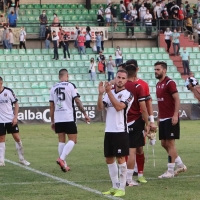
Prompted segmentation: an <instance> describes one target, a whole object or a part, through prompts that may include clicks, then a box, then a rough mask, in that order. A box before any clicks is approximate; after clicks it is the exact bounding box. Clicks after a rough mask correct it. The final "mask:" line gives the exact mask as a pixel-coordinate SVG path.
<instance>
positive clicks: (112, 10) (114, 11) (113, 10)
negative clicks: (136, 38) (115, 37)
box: [111, 6, 117, 30]
mask: <svg viewBox="0 0 200 200" xmlns="http://www.w3.org/2000/svg"><path fill="white" fill-rule="evenodd" d="M111 15H112V22H113V24H114V30H116V28H117V6H114V8H112V9H111Z"/></svg>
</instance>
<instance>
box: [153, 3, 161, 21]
mask: <svg viewBox="0 0 200 200" xmlns="http://www.w3.org/2000/svg"><path fill="white" fill-rule="evenodd" d="M161 11H162V7H161V5H160V1H159V2H157V3H156V6H155V8H154V18H155V19H156V20H157V19H161V18H162V17H161Z"/></svg>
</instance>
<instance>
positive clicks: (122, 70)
mask: <svg viewBox="0 0 200 200" xmlns="http://www.w3.org/2000/svg"><path fill="white" fill-rule="evenodd" d="M119 72H121V73H125V74H126V75H127V76H128V73H127V71H126V70H125V69H120V70H118V71H117V74H118V73H119Z"/></svg>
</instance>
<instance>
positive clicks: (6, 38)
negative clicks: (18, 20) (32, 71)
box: [2, 25, 9, 49]
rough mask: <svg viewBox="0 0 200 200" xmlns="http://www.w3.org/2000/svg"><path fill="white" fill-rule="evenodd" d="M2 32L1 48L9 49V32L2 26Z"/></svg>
mask: <svg viewBox="0 0 200 200" xmlns="http://www.w3.org/2000/svg"><path fill="white" fill-rule="evenodd" d="M3 28H4V30H3V35H2V40H3V48H4V49H9V44H8V43H9V30H8V28H7V26H6V25H4V27H3Z"/></svg>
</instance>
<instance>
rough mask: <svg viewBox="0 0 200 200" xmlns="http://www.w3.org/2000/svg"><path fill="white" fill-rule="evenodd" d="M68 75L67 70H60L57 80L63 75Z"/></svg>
mask: <svg viewBox="0 0 200 200" xmlns="http://www.w3.org/2000/svg"><path fill="white" fill-rule="evenodd" d="M66 73H68V71H67V69H61V70H60V71H59V78H61V77H62V76H63V75H64V74H66Z"/></svg>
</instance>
